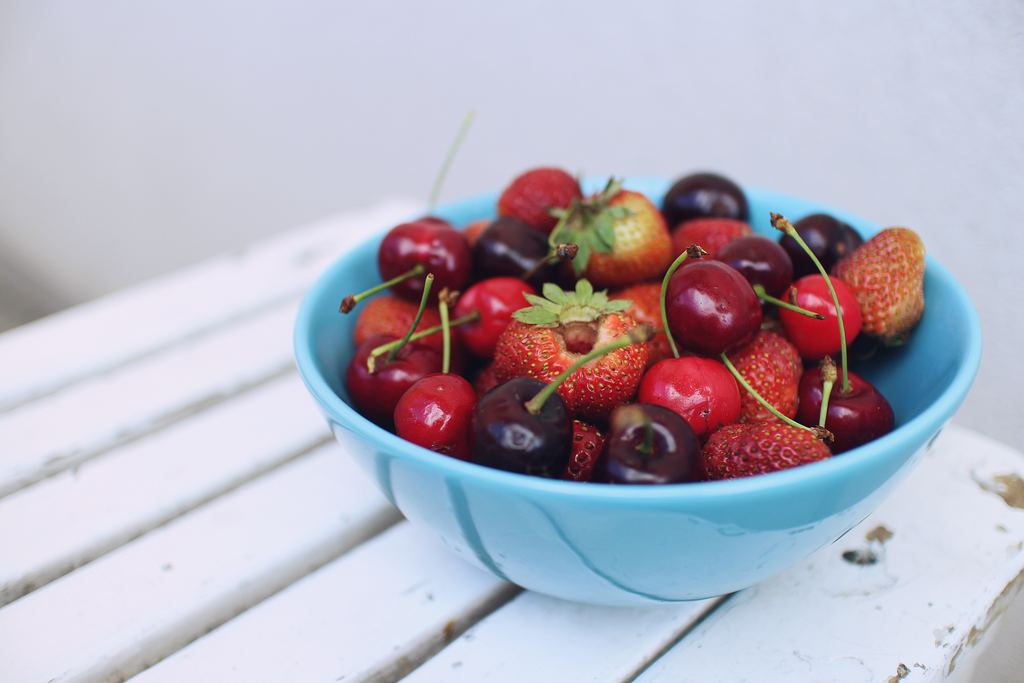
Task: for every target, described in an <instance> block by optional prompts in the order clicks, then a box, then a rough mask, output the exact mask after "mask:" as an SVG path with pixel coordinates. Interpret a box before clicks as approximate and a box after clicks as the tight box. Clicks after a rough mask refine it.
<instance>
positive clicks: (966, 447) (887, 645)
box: [639, 427, 1024, 683]
mask: <svg viewBox="0 0 1024 683" xmlns="http://www.w3.org/2000/svg"><path fill="white" fill-rule="evenodd" d="M1022 472H1024V461H1022V459H1021V456H1020V454H1019V453H1017V452H1015V451H1013V450H1011V449H1009V448H1007V447H1005V446H1001V445H999V444H997V443H995V442H993V441H990V440H987V439H984V438H983V437H979V436H977V435H976V434H973V433H972V432H968V431H966V430H963V429H958V428H956V427H949V428H947V429H946V431H945V433H944V434H943V436H942V437H941V440H940V441H939V442H938V444H937V445H936V447H935V449H934V450H933V451H932V452H930V453H929V454H928V455H926V456H925V458H924V459H923V462H921V463H920V465H919V466H918V467H917V469H916V470H914V472H912V473H911V475H910V476H909V478H908V479H907V481H906V482H905V483H904V484H903V485H902V486H901V487H900V488H899V489H898V490H897V491H896V492H895V493H894V494H893V495H892V496H891V497H890V498H889V499H888V500H887V501H886V502H885V503H883V504H882V506H881V507H880V508H879V509H878V510H877V511H876V512H875V513H874V514H873V515H871V517H869V518H868V519H867V520H866V521H865V522H864V523H863V524H861V525H860V526H859V527H857V528H856V529H854V530H853V531H851V532H850V533H849V534H847V535H846V536H845V537H843V538H842V539H840V540H839V541H838V542H837V543H835V544H834V545H833V546H831V547H829V548H825V549H823V550H822V551H820V552H819V553H817V554H816V555H814V556H813V557H811V558H810V559H809V560H807V561H806V562H804V563H802V564H800V565H798V566H797V567H795V568H793V569H792V570H790V571H788V572H786V573H785V574H783V575H782V576H780V577H778V578H776V579H772V580H770V581H766V582H765V583H763V584H761V585H760V586H757V587H755V588H751V589H749V590H747V591H744V592H742V593H740V594H738V595H736V596H734V597H733V598H731V599H730V600H728V601H727V602H726V603H725V604H724V605H723V606H722V607H720V608H719V609H718V610H716V612H715V613H714V614H712V615H711V616H710V617H709V618H708V619H707V620H706V621H705V622H704V623H702V624H701V625H700V627H698V628H697V629H696V630H695V631H694V632H693V633H691V634H690V635H689V636H688V637H687V638H686V639H685V640H684V641H683V642H682V643H680V645H679V646H677V647H676V648H674V649H673V650H672V651H671V652H669V653H668V654H667V655H665V656H664V657H663V658H662V659H661V660H659V661H658V662H657V663H655V664H654V665H653V666H652V667H651V668H650V670H649V671H648V672H647V673H646V674H645V675H643V676H641V677H640V679H639V680H640V681H641V682H642V683H654V682H661V681H672V682H673V683H675V682H677V681H690V680H693V681H697V680H700V681H708V680H733V681H741V680H748V681H775V680H778V681H782V680H785V681H793V680H809V681H810V680H813V681H819V680H820V681H836V680H842V681H848V680H849V681H859V680H865V681H884V680H886V678H887V677H889V676H892V675H895V674H896V670H897V667H898V665H899V664H900V663H903V664H904V665H905V666H906V667H908V671H909V675H908V677H907V679H906V680H908V681H920V680H938V679H941V678H943V677H944V676H945V675H946V673H947V672H948V671H949V670H950V669H951V668H955V667H956V665H957V664H958V663H962V660H963V658H964V657H965V656H966V655H965V653H966V652H968V651H969V650H970V648H971V647H973V645H972V644H971V641H972V640H973V641H975V642H976V641H977V640H978V638H979V632H981V631H984V629H985V627H986V625H987V624H989V623H990V621H991V619H992V617H994V616H996V614H997V612H998V611H999V609H1000V606H999V604H997V602H999V601H1000V600H1001V601H1004V602H1005V601H1006V600H1008V599H1009V598H1010V597H1012V594H1014V593H1016V591H1017V590H1019V588H1020V584H1019V580H1018V582H1017V583H1015V579H1018V577H1020V575H1021V572H1022V571H1024V545H1022V542H1024V510H1022V509H1017V508H1013V507H1010V506H1008V505H1007V504H1006V503H1005V502H1004V501H1003V500H1002V499H1001V498H1000V497H998V496H997V495H995V494H993V493H989V492H986V491H984V490H982V487H980V486H979V485H978V483H977V482H976V481H975V479H976V478H977V479H980V480H982V481H986V480H988V478H990V477H992V476H994V475H996V474H1008V473H1018V474H1020V473H1022ZM879 525H884V527H885V528H886V529H888V530H890V531H891V532H892V534H893V535H892V538H890V539H889V540H888V541H886V542H885V543H884V544H883V543H880V542H879V541H877V540H876V541H868V540H867V539H866V535H867V534H868V533H870V532H871V531H872V530H875V529H876V528H877V527H878V526H879ZM873 536H875V537H877V536H878V534H877V533H875V534H873ZM850 550H854V551H856V550H862V551H865V552H866V551H870V552H872V553H874V554H875V555H876V556H877V562H876V563H875V564H871V565H864V566H859V565H855V564H851V563H850V562H848V561H846V560H844V559H843V557H842V555H843V553H844V551H850ZM1004 591H1006V592H1007V595H1005V596H1004V597H1002V598H1000V596H1001V595H1003V593H1004ZM972 629H974V632H975V635H974V636H973V637H972V636H971V633H972ZM738 652H742V656H737V653H738Z"/></svg>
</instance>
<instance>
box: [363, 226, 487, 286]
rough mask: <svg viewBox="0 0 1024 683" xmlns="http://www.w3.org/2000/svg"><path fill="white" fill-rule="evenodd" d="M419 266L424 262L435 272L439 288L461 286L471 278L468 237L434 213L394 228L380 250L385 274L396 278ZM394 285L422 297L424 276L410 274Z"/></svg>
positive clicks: (380, 262) (385, 238)
mask: <svg viewBox="0 0 1024 683" xmlns="http://www.w3.org/2000/svg"><path fill="white" fill-rule="evenodd" d="M416 266H422V267H423V268H424V269H425V270H424V274H426V273H428V272H429V273H433V274H434V278H435V282H434V291H435V292H439V291H441V290H442V289H444V288H446V287H447V288H448V289H451V290H461V289H462V288H463V287H464V286H465V285H466V283H467V282H469V275H470V271H471V266H472V262H471V257H470V251H469V245H468V244H467V243H466V238H465V237H463V235H462V233H461V232H459V231H458V230H456V229H455V228H453V227H452V226H451V225H450V224H448V223H447V222H445V221H443V220H441V219H440V218H435V217H433V216H427V217H425V218H419V219H417V220H415V221H412V222H411V223H402V224H401V225H397V226H395V227H394V228H391V230H390V231H389V232H388V234H387V235H385V236H384V239H383V240H382V241H381V243H380V248H379V249H378V251H377V267H378V268H379V270H380V276H381V278H382V279H384V280H390V279H392V278H396V277H398V276H400V275H402V274H404V273H407V272H409V271H410V270H411V269H413V268H415V267H416ZM392 289H393V290H394V291H395V293H396V294H399V295H401V296H403V297H405V298H407V299H411V300H415V301H418V300H419V298H420V294H421V293H422V292H423V277H410V278H406V279H405V280H402V281H401V282H399V283H398V284H395V285H393V286H392ZM434 298H435V299H436V295H435V297H434Z"/></svg>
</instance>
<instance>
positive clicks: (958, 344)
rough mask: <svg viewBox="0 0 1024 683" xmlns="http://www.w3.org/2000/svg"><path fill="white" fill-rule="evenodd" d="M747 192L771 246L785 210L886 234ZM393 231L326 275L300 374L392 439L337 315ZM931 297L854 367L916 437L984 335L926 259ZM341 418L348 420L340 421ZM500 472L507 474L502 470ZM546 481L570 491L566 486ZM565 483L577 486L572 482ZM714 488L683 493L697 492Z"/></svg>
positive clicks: (651, 187) (302, 332)
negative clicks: (363, 390)
mask: <svg viewBox="0 0 1024 683" xmlns="http://www.w3.org/2000/svg"><path fill="white" fill-rule="evenodd" d="M602 183H603V181H601V180H600V179H589V180H587V181H584V190H585V191H593V190H596V189H599V187H600V186H601V185H602ZM625 185H626V187H628V188H631V189H635V190H638V191H641V192H644V193H645V194H647V196H649V197H650V198H651V200H652V201H654V202H655V203H656V204H660V201H661V197H662V195H663V193H664V191H665V190H666V189H667V187H668V181H666V180H664V179H660V178H633V179H627V181H626V183H625ZM745 192H746V193H747V197H748V199H749V201H750V209H751V225H752V226H753V228H754V230H755V232H757V233H759V234H763V235H767V236H769V237H772V238H773V239H774V238H775V237H776V236H777V235H778V233H777V231H775V230H774V229H773V228H772V227H771V225H770V223H769V217H768V216H769V212H770V211H778V212H780V213H783V214H784V215H786V216H787V217H789V218H791V219H793V220H796V219H799V218H801V217H803V216H806V215H808V214H811V213H816V212H826V213H830V214H832V215H834V216H836V217H837V218H840V219H842V220H845V221H846V222H848V223H850V224H851V225H853V226H855V227H856V228H857V229H858V230H859V231H860V232H861V234H862V235H864V237H865V238H867V237H869V236H870V235H873V234H874V233H875V232H877V231H878V230H879V226H876V225H873V224H871V223H869V222H867V221H865V220H863V219H860V218H858V217H856V216H854V215H851V214H849V213H847V212H844V211H839V210H836V209H833V208H831V207H828V206H825V205H823V204H820V203H816V202H811V201H807V200H803V199H799V198H795V197H790V196H787V195H783V194H778V193H775V192H769V191H765V190H759V189H756V188H745ZM496 198H497V195H496V194H488V195H481V196H478V197H474V198H470V199H467V200H464V201H460V202H457V203H452V204H449V205H446V206H442V207H441V208H440V209H439V210H438V211H437V213H438V215H440V216H441V217H443V218H445V219H447V220H449V221H450V222H452V223H453V224H454V225H456V226H463V225H466V224H467V223H469V222H470V221H473V220H476V219H479V218H486V217H491V216H493V215H494V207H495V202H496ZM387 227H388V226H381V233H380V234H379V235H378V236H377V237H375V238H373V239H370V240H368V241H367V242H365V243H363V244H361V245H359V246H358V247H356V248H354V249H352V250H351V251H350V252H349V253H347V254H346V255H345V256H343V257H342V258H341V259H340V260H339V261H338V262H337V263H336V264H335V265H334V266H333V267H332V268H331V269H330V270H328V272H327V273H326V274H325V275H324V276H323V278H322V279H321V280H320V281H319V282H318V283H317V285H316V286H315V287H314V288H313V290H312V291H311V292H310V294H309V295H308V297H307V300H306V301H305V302H304V304H303V309H302V312H301V313H300V317H299V320H298V322H297V325H296V353H297V358H298V362H299V367H300V371H301V372H302V374H303V377H304V379H305V380H306V382H307V385H308V386H309V387H310V389H311V391H312V392H313V394H314V395H315V396H317V398H318V399H319V400H320V402H321V405H322V407H324V409H325V410H326V411H327V412H328V413H329V414H331V415H332V417H334V418H335V419H340V420H341V421H342V422H343V423H349V424H352V423H353V422H354V423H356V424H357V425H358V428H359V429H360V430H361V431H362V430H363V428H364V427H365V429H366V430H370V431H373V430H376V432H380V436H381V437H382V438H385V440H386V438H387V436H390V435H386V433H385V432H384V430H381V429H379V428H377V427H375V426H373V425H371V424H370V423H369V422H368V421H366V420H365V419H363V418H361V417H360V416H358V414H356V413H355V411H353V410H352V409H351V407H350V405H347V404H349V399H348V395H347V393H346V391H345V387H344V383H343V376H344V371H345V367H346V365H347V363H348V362H349V359H350V358H351V356H352V353H353V352H354V348H353V344H352V332H353V327H354V325H355V321H356V316H355V315H339V314H337V305H338V301H339V300H340V299H341V297H342V296H343V295H344V294H346V293H349V292H353V291H359V290H361V289H364V288H367V287H370V286H372V285H374V284H376V283H378V282H379V276H378V273H377V267H376V252H377V246H378V244H379V242H380V239H381V238H382V236H383V232H384V230H385V229H386V228H387ZM925 298H926V302H927V303H926V313H925V315H924V318H923V319H922V321H921V323H920V325H919V326H918V328H917V329H916V330H915V332H914V334H913V335H912V336H911V339H910V341H909V342H908V343H907V344H906V345H905V346H903V347H901V348H897V349H884V350H881V351H880V352H879V353H877V354H876V355H875V357H873V358H871V359H870V360H867V361H859V362H856V363H855V364H854V367H855V369H856V371H857V372H858V373H859V374H862V375H864V376H865V377H867V378H868V379H869V380H870V381H871V382H873V383H874V384H875V385H876V386H877V387H878V388H879V389H880V390H881V391H882V392H883V394H884V395H885V396H886V397H887V398H888V399H889V401H890V403H891V404H892V406H893V409H894V411H895V413H896V422H897V430H896V432H894V434H896V435H897V436H899V435H900V434H901V433H903V434H906V432H907V431H908V430H909V429H917V430H918V431H919V432H923V430H928V431H929V433H931V432H934V431H935V430H936V429H938V428H939V427H940V426H941V425H942V423H944V422H945V420H946V419H948V418H949V416H950V415H951V414H952V413H953V411H954V410H955V409H956V407H957V406H958V405H959V403H960V402H961V401H962V399H963V396H964V394H966V391H967V388H968V387H969V385H970V383H971V381H972V380H973V377H974V374H975V372H976V369H977V365H978V362H979V358H980V331H979V330H980V328H979V324H978V320H977V317H976V314H975V312H974V310H973V307H972V306H971V304H970V302H969V301H968V299H967V297H966V294H965V293H964V292H963V290H962V289H961V288H960V286H959V285H958V284H957V283H956V281H955V280H954V279H953V278H952V276H951V275H950V274H949V272H948V271H946V270H945V269H944V268H943V267H942V266H941V265H940V264H938V263H936V262H935V261H934V260H933V259H931V258H929V259H928V265H927V271H926V275H925ZM329 394H333V395H336V396H340V397H341V399H342V401H344V403H345V404H346V405H345V406H344V407H342V406H341V404H340V402H339V401H338V400H337V398H335V397H334V396H331V395H329ZM340 412H343V413H344V414H335V413H340ZM926 412H928V413H929V415H928V416H927V418H928V419H927V420H921V419H919V418H922V417H923V416H924V413H926ZM925 423H927V424H925ZM892 436H893V435H890V436H889V437H884V438H883V439H880V440H879V441H876V442H873V444H868V445H867V446H864V447H861V448H859V449H856V450H854V451H850V452H849V453H847V454H845V455H844V456H843V458H836V459H834V461H839V460H845V461H848V460H849V459H852V458H856V457H858V453H859V452H861V451H864V450H865V449H867V448H872V447H873V448H875V449H876V450H877V449H878V448H881V447H883V446H884V445H885V442H886V439H889V438H890V437H892ZM391 438H395V437H391ZM915 438H927V436H924V437H921V434H920V433H919V434H916V435H915ZM403 443H404V442H403ZM406 445H408V444H406ZM417 450H418V449H417ZM424 453H426V452H425V451H424ZM431 455H432V454H431ZM442 460H446V461H447V460H448V459H442ZM442 466H443V467H448V466H452V467H454V468H464V467H473V468H477V466H475V465H466V464H464V463H458V462H446V463H445V464H444V465H442ZM826 466H827V467H835V466H837V463H834V462H833V463H830V462H825V463H818V464H814V465H810V466H805V467H803V468H798V470H813V469H814V468H817V467H826ZM477 469H482V468H477ZM795 472H796V470H789V471H785V472H780V473H776V474H773V475H770V477H784V476H790V475H793V473H795ZM494 474H496V475H498V476H505V475H506V473H499V472H495V473H494ZM509 476H517V475H509ZM801 476H804V475H801ZM758 479H761V477H759V478H758ZM548 483H550V484H554V485H563V483H562V482H548ZM724 483H726V482H715V483H714V484H724ZM565 485H566V486H569V487H573V485H572V484H565ZM707 485H708V484H686V485H681V486H686V487H688V488H694V487H703V486H707ZM574 488H577V489H578V488H580V487H578V486H577V487H574ZM588 488H589V487H588ZM600 488H606V487H600ZM669 488H676V487H669Z"/></svg>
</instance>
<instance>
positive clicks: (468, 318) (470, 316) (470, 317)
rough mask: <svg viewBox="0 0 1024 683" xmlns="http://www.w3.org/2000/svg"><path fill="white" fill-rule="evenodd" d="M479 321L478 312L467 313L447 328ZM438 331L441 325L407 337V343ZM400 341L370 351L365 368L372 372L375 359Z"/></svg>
mask: <svg viewBox="0 0 1024 683" xmlns="http://www.w3.org/2000/svg"><path fill="white" fill-rule="evenodd" d="M479 319H480V312H479V311H473V312H472V313H467V314H466V315H463V316H460V317H458V318H456V319H455V320H452V321H451V323H449V325H448V327H458V326H459V325H464V324H465V323H471V322H475V321H477V320H479ZM440 331H441V325H434V326H433V327H428V328H427V329H425V330H421V331H419V332H417V333H416V334H414V335H412V336H411V337H409V343H410V344H411V343H412V342H414V341H419V340H420V339H423V338H424V337H429V336H430V335H432V334H437V333H438V332H440ZM401 341H402V340H401V339H396V340H394V341H390V342H388V343H387V344H381V345H380V346H377V347H375V348H374V349H373V350H371V351H370V356H369V358H367V359H366V366H367V367H368V368H369V369H370V372H374V368H375V367H376V362H377V358H378V357H379V356H381V355H383V354H385V353H387V352H388V351H390V350H391V349H393V348H395V347H396V346H398V345H399V344H400V343H401Z"/></svg>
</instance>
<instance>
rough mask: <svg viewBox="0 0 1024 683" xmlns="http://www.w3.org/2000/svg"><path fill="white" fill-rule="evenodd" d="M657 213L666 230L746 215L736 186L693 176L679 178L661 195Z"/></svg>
mask: <svg viewBox="0 0 1024 683" xmlns="http://www.w3.org/2000/svg"><path fill="white" fill-rule="evenodd" d="M661 212H662V214H664V216H665V222H666V223H668V226H669V228H674V227H676V226H677V225H679V224H680V223H682V222H683V221H688V220H690V219H691V218H706V217H712V216H714V217H719V218H734V219H736V220H740V221H745V220H747V217H748V215H749V210H748V208H747V197H746V195H744V194H743V190H742V189H740V186H739V185H737V184H736V183H734V182H733V181H731V180H729V179H728V178H726V177H724V176H720V175H718V174H717V173H694V174H692V175H688V176H685V177H683V178H680V179H679V180H677V181H676V182H675V184H673V185H672V187H670V188H669V190H668V192H666V193H665V197H664V199H662V201H661Z"/></svg>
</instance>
